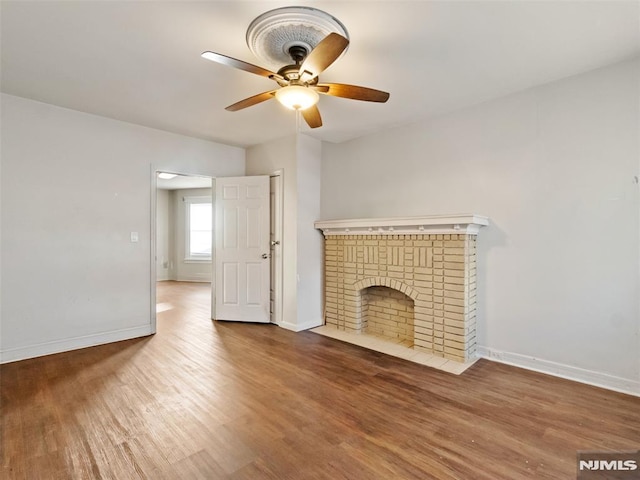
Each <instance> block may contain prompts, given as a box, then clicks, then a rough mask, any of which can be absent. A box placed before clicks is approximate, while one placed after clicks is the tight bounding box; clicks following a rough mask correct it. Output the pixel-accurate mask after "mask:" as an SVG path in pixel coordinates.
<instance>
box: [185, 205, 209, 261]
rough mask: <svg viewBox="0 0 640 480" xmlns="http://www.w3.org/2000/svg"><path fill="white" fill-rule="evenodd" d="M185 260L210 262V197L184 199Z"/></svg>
mask: <svg viewBox="0 0 640 480" xmlns="http://www.w3.org/2000/svg"><path fill="white" fill-rule="evenodd" d="M184 205H185V221H186V224H185V232H186V238H185V243H184V244H185V260H193V261H211V244H212V215H213V213H212V210H211V198H210V197H184Z"/></svg>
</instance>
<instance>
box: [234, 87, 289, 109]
mask: <svg viewBox="0 0 640 480" xmlns="http://www.w3.org/2000/svg"><path fill="white" fill-rule="evenodd" d="M275 94H276V91H275V90H270V91H268V92H262V93H259V94H257V95H254V96H253V97H249V98H245V99H244V100H240V101H239V102H236V103H234V104H233V105H229V106H228V107H227V108H225V110H228V111H229V112H237V111H238V110H242V109H243V108H247V107H251V106H253V105H257V104H258V103H262V102H264V101H267V100H271V99H272V98H274V96H275Z"/></svg>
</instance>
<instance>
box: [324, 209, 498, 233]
mask: <svg viewBox="0 0 640 480" xmlns="http://www.w3.org/2000/svg"><path fill="white" fill-rule="evenodd" d="M486 225H489V218H488V217H485V216H483V215H477V214H475V213H467V214H458V215H428V216H421V217H392V218H355V219H348V220H321V221H318V222H315V224H314V226H315V227H316V228H317V229H319V230H322V233H323V234H324V235H325V236H326V235H407V234H434V233H462V234H467V235H477V234H478V232H479V231H480V228H481V227H484V226H486Z"/></svg>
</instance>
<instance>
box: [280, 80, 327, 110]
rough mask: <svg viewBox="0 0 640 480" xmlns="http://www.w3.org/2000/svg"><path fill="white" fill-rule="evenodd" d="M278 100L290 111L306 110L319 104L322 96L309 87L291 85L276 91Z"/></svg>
mask: <svg viewBox="0 0 640 480" xmlns="http://www.w3.org/2000/svg"><path fill="white" fill-rule="evenodd" d="M276 99H277V100H278V101H279V102H280V103H281V104H282V105H284V106H285V107H287V108H288V109H290V110H306V109H307V108H309V107H313V106H314V105H315V104H316V103H318V100H319V99H320V95H318V93H317V92H316V91H315V90H312V89H310V88H308V87H303V86H301V85H289V86H288V87H282V88H280V89H279V90H276Z"/></svg>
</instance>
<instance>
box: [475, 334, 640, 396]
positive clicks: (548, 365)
mask: <svg viewBox="0 0 640 480" xmlns="http://www.w3.org/2000/svg"><path fill="white" fill-rule="evenodd" d="M477 355H478V356H479V357H481V358H486V359H487V360H491V361H492V362H499V363H505V364H507V365H513V366H514V367H520V368H525V369H527V370H533V371H535V372H540V373H546V374H548V375H553V376H555V377H561V378H566V379H567V380H573V381H575V382H580V383H586V384H588V385H594V386H596V387H601V388H606V389H608V390H613V391H616V392H621V393H626V394H629V395H634V396H638V397H640V381H637V380H630V379H626V378H621V377H616V376H614V375H609V374H606V373H602V372H594V371H593V370H585V369H582V368H578V367H572V366H571V365H564V364H562V363H556V362H551V361H549V360H543V359H540V358H536V357H530V356H527V355H520V354H519V353H511V352H502V351H500V350H495V349H493V348H487V347H481V346H478V350H477Z"/></svg>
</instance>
